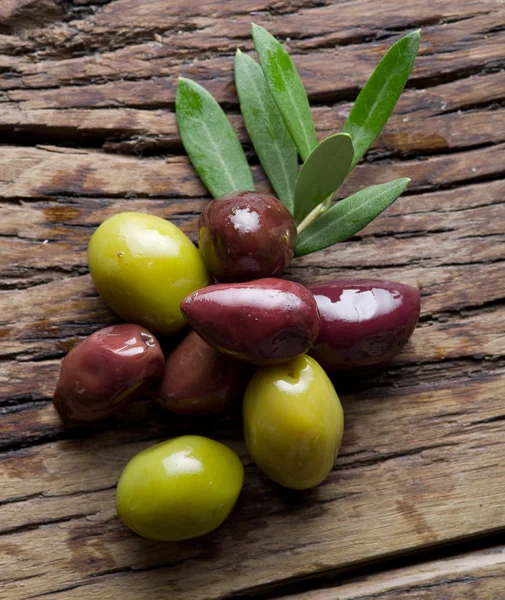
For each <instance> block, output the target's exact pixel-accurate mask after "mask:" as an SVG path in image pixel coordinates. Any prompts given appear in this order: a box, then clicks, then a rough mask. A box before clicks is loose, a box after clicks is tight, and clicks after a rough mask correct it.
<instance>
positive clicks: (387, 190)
mask: <svg viewBox="0 0 505 600" xmlns="http://www.w3.org/2000/svg"><path fill="white" fill-rule="evenodd" d="M409 181H410V179H407V178H403V179H396V180H395V181H390V182H389V183H382V184H380V185H372V186H370V187H367V188H365V189H364V190H361V191H360V192H357V193H356V194H353V195H352V196H349V197H348V198H345V199H344V200H341V201H340V202H337V204H335V205H334V206H332V207H331V208H330V209H328V210H327V211H326V212H325V213H323V215H322V216H321V217H319V219H317V221H315V222H314V223H313V224H312V225H311V226H310V227H308V228H307V229H306V230H305V231H302V232H301V233H300V234H299V235H298V241H297V244H296V252H295V255H296V256H304V255H305V254H311V253H312V252H316V251H317V250H323V249H324V248H328V246H333V244H336V243H338V242H345V240H348V239H349V238H350V237H352V236H353V235H355V234H356V233H358V231H361V230H362V229H363V227H365V225H368V223H370V221H373V220H374V219H375V217H377V216H378V215H380V214H381V212H383V211H384V210H386V208H387V207H388V206H390V205H391V204H393V202H394V201H395V200H396V199H397V198H398V196H400V194H402V193H403V191H404V190H405V188H406V187H407V185H408V183H409Z"/></svg>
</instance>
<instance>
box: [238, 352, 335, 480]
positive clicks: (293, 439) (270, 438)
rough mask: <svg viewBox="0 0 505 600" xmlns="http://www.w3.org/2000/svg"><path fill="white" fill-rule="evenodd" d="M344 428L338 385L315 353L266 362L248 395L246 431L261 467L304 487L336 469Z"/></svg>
mask: <svg viewBox="0 0 505 600" xmlns="http://www.w3.org/2000/svg"><path fill="white" fill-rule="evenodd" d="M343 431H344V413H343V411H342V406H341V404H340V400H339V398H338V396H337V393H336V392H335V388H334V387H333V384H332V383H331V381H330V380H329V378H328V376H327V375H326V373H325V372H324V370H323V369H322V368H321V367H320V365H319V364H318V363H317V362H316V361H315V360H314V359H313V358H311V357H310V356H306V355H303V356H299V357H297V358H294V359H293V360H291V361H290V362H287V363H283V364H281V365H275V366H270V367H262V368H260V369H258V370H257V371H256V373H255V374H254V375H253V377H252V379H251V381H250V383H249V385H248V386H247V389H246V392H245V396H244V434H245V441H246V445H247V449H248V450H249V454H250V455H251V457H252V458H253V460H254V462H255V463H256V464H257V465H258V467H259V468H260V469H261V470H262V471H263V472H264V473H265V474H266V475H267V476H268V477H270V479H273V480H274V481H276V482H277V483H279V484H280V485H282V486H284V487H287V488H292V489H295V490H304V489H308V488H311V487H315V486H316V485H319V484H320V483H321V482H322V481H324V479H326V477H327V476H328V473H329V472H330V471H331V469H332V467H333V464H334V462H335V458H336V457H337V453H338V450H339V448H340V444H341V442H342V434H343Z"/></svg>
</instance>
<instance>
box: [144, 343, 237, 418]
mask: <svg viewBox="0 0 505 600" xmlns="http://www.w3.org/2000/svg"><path fill="white" fill-rule="evenodd" d="M247 375H248V370H247V367H246V365H244V364H243V363H241V362H239V361H237V360H235V359H233V358H232V357H231V356H227V355H226V354H221V353H220V352H218V351H217V350H216V349H215V348H213V347H212V346H209V344H207V342H206V341H205V340H203V339H202V338H201V337H200V336H199V335H198V334H197V333H196V332H194V331H191V332H190V333H189V334H188V335H187V336H186V337H185V338H184V340H183V341H182V342H181V343H180V344H179V345H178V346H177V348H176V349H175V350H174V351H173V352H172V353H171V354H170V355H169V357H168V359H167V362H166V364H165V371H164V374H163V378H162V380H161V383H160V385H159V387H158V389H157V390H156V392H155V394H154V399H155V400H156V402H157V403H158V404H159V405H160V406H163V407H164V408H166V409H168V410H170V411H172V412H174V413H177V414H180V415H205V414H209V413H217V412H221V411H223V410H225V409H226V408H228V407H229V406H230V405H231V404H232V403H233V402H234V401H235V400H237V399H238V398H239V397H240V396H241V395H242V392H243V391H244V389H245V386H246V385H247V381H248V376H247Z"/></svg>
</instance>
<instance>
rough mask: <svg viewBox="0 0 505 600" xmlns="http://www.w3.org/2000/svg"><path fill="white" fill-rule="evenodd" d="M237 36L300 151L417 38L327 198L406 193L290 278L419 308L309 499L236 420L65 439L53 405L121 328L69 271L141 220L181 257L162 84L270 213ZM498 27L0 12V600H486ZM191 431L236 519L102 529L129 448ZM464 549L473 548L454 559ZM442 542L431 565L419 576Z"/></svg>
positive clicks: (107, 0)
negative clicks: (232, 468) (171, 226)
mask: <svg viewBox="0 0 505 600" xmlns="http://www.w3.org/2000/svg"><path fill="white" fill-rule="evenodd" d="M252 20H254V21H255V22H257V23H258V24H261V25H264V26H265V27H267V28H268V29H269V30H270V31H271V32H272V33H274V34H275V35H277V36H279V38H280V39H282V40H283V41H284V43H285V45H286V47H287V48H288V49H289V51H290V53H291V54H292V55H293V58H294V61H295V63H296V65H297V67H298V69H299V71H300V74H301V76H302V79H303V81H304V83H305V84H306V87H307V90H308V93H309V96H310V100H311V103H312V110H313V115H314V119H315V122H316V126H317V132H318V136H319V139H322V138H324V137H326V136H327V135H329V134H330V133H333V132H335V131H338V130H339V129H340V128H341V126H342V124H343V122H344V121H345V118H346V117H347V115H348V113H349V110H350V108H351V106H352V102H353V100H354V98H355V96H356V95H357V93H358V90H359V88H360V86H361V85H363V83H364V82H365V81H366V78H367V77H368V75H369V74H370V72H371V71H372V69H373V67H374V66H375V64H376V63H377V62H378V60H379V58H380V57H381V55H382V54H383V53H384V51H385V50H386V49H387V48H388V47H389V45H390V44H391V43H392V42H393V41H395V40H396V39H398V38H399V37H400V36H401V35H403V34H404V33H406V32H408V31H411V30H413V29H415V28H418V27H421V28H422V43H421V49H420V55H419V58H418V60H417V61H416V65H415V68H414V71H413V74H412V77H411V79H410V81H409V84H408V89H407V90H406V92H405V93H404V94H403V96H402V98H401V100H400V102H399V103H398V106H397V108H396V110H395V113H394V115H393V116H392V118H391V120H390V122H389V123H388V125H387V127H386V128H385V130H384V132H383V133H382V135H381V136H380V137H379V139H378V140H377V142H376V143H375V145H374V147H373V149H372V150H371V152H370V153H369V154H368V156H367V157H366V160H365V162H363V163H362V164H361V165H359V166H358V167H357V168H356V170H355V172H354V173H353V174H352V176H351V177H350V178H349V181H348V182H347V183H346V184H345V186H344V188H343V189H342V194H348V193H352V192H354V191H356V190H358V189H361V188H362V187H364V186H366V185H370V184H373V183H380V182H384V181H388V180H390V179H393V178H396V177H404V176H408V177H410V178H411V179H412V182H411V185H410V186H409V189H408V191H407V193H406V194H405V195H404V196H403V197H402V198H400V199H399V200H398V201H397V203H396V204H395V205H393V206H392V207H391V208H390V209H388V211H386V213H384V214H383V215H382V216H381V217H380V218H379V219H377V221H375V222H374V223H372V224H371V225H369V226H368V227H367V228H366V229H365V230H364V231H363V232H361V233H360V234H359V236H356V237H355V238H353V239H352V240H349V241H348V242H346V243H344V244H340V245H338V246H335V247H333V248H330V249H328V250H325V251H323V252H319V253H316V254H314V255H310V256H307V257H303V258H302V259H297V260H296V261H294V263H293V265H292V267H291V269H290V271H289V272H288V273H287V276H288V277H290V278H294V279H296V280H298V281H301V282H304V283H309V282H313V281H320V280H326V279H332V278H336V277H340V276H346V277H349V276H351V277H377V278H387V279H392V280H398V281H402V282H405V283H409V284H411V285H416V286H418V287H419V288H420V289H421V292H422V315H421V320H420V324H419V327H418V330H417V331H416V333H415V335H414V337H413V339H412V342H411V343H410V344H409V345H408V346H407V347H406V349H405V350H404V352H402V353H401V354H400V355H399V356H398V357H397V358H396V359H395V360H394V361H393V362H392V363H391V364H390V365H389V366H388V367H387V368H386V369H383V370H375V371H370V372H367V373H363V374H360V376H359V377H356V376H338V377H335V378H334V380H335V385H336V387H337V390H338V391H339V393H340V395H341V397H342V400H343V404H344V408H345V414H346V432H345V439H344V445H343V448H342V452H341V454H340V457H339V459H338V461H337V464H336V466H335V469H334V470H333V471H332V473H331V475H330V477H329V478H328V480H327V481H326V482H325V483H324V485H322V486H321V487H320V488H318V489H317V490H314V491H312V492H309V493H306V494H294V493H288V492H286V491H282V490H279V489H278V488H276V487H275V486H274V485H272V484H270V483H269V482H268V481H267V480H266V479H265V478H264V477H263V476H262V475H261V474H260V473H259V472H258V470H257V469H256V467H255V466H254V465H253V464H252V463H251V461H250V459H249V458H248V457H247V454H246V452H245V448H244V445H243V442H242V439H241V427H240V415H239V410H238V409H237V410H236V411H232V412H231V413H230V414H228V415H225V416H224V417H222V418H212V419H209V420H205V421H197V422H194V421H190V420H188V419H184V418H180V417H174V416H170V415H167V414H163V413H161V412H160V410H159V409H157V408H155V407H154V406H152V405H151V403H150V402H149V401H148V399H144V400H142V401H139V402H138V403H137V404H136V405H134V406H133V407H131V408H130V409H129V410H128V411H126V412H125V413H124V414H122V415H120V416H118V417H117V418H114V419H111V420H109V421H107V422H106V423H103V424H99V425H97V426H95V427H91V428H84V429H65V428H64V427H63V426H62V424H61V423H60V422H59V419H58V418H57V415H56V413H55V412H54V410H53V409H52V406H51V401H50V400H51V394H52V390H53V389H54V385H55V381H56V378H57V376H58V371H59V366H60V361H61V359H62V357H63V356H64V355H65V353H66V352H67V351H68V350H69V349H70V348H71V347H72V346H73V345H74V344H75V343H76V342H77V341H78V340H80V339H82V338H83V337H84V336H86V335H89V334H90V333H91V332H92V331H95V330H96V329H98V328H100V327H102V326H104V325H105V324H109V323H112V322H115V320H116V317H115V316H114V315H113V314H112V313H111V312H110V311H109V310H108V309H107V307H106V306H104V304H103V303H102V302H101V300H100V298H99V297H98V296H97V294H96V291H95V290H94V287H93V285H92V281H91V279H90V276H89V274H88V271H87V265H86V247H87V243H88V240H89V237H90V235H91V233H92V232H93V230H94V228H95V227H96V226H97V225H98V224H99V223H100V222H102V221H103V220H104V219H105V218H107V217H108V216H110V215H112V214H115V213H117V212H120V211H123V210H136V211H143V212H149V213H153V214H157V215H159V216H162V217H165V218H168V219H170V220H172V221H173V222H175V223H176V224H177V225H179V226H180V227H181V228H182V229H183V230H184V231H185V232H186V233H187V234H188V235H189V236H190V237H192V239H195V232H196V220H197V217H198V214H199V213H200V211H201V209H202V207H203V206H204V205H205V202H207V200H208V194H207V192H206V190H205V188H204V187H203V185H202V184H201V183H200V182H199V181H198V179H197V177H196V175H195V173H194V171H193V169H192V167H191V165H190V164H189V162H188V160H187V158H186V157H185V156H184V153H183V149H182V145H181V141H180V138H179V136H178V132H177V128H176V125H175V119H174V94H175V88H176V83H177V77H178V76H179V75H184V76H189V77H192V78H194V79H196V80H197V81H199V83H202V84H203V85H205V86H206V87H208V89H209V90H210V91H212V93H214V94H215V95H216V97H217V98H218V100H219V101H221V102H223V103H224V104H223V105H224V108H225V109H226V111H227V113H228V116H229V118H230V120H231V121H232V123H233V125H234V127H235V128H236V130H237V131H238V133H239V137H240V139H241V140H242V142H243V143H244V146H245V149H246V152H247V156H248V158H249V160H250V162H251V165H252V168H253V172H254V178H255V181H256V184H257V186H258V189H261V190H268V189H269V187H268V182H267V181H266V179H265V177H264V175H263V173H262V171H261V169H260V168H259V166H258V161H257V159H256V157H255V155H254V152H253V151H252V148H251V146H250V143H249V140H248V138H247V134H246V132H245V130H244V126H243V123H242V120H241V117H240V115H239V114H238V105H237V98H236V94H235V90H234V86H233V81H232V71H231V65H232V61H233V54H234V51H235V48H236V47H241V48H242V49H243V50H244V51H252V44H251V39H250V22H251V21H252ZM504 26H505V8H504V6H503V2H502V0H485V1H482V0H479V1H477V0H458V1H456V0H453V1H452V2H447V1H444V2H442V1H441V0H434V1H432V2H425V1H424V0H412V1H411V2H409V3H400V2H399V1H398V0H390V1H389V2H380V3H378V2H376V1H375V0H348V1H345V2H315V1H314V0H279V1H276V2H275V3H272V2H270V1H268V2H267V1H266V0H236V1H234V2H222V1H219V2H218V1H217V0H197V1H195V2H191V3H188V2H186V3H184V2H181V1H180V0H174V1H169V0H151V1H150V2H138V1H137V0H73V1H72V2H58V1H56V0H43V1H41V2H35V1H33V0H8V1H7V2H3V3H2V6H1V7H0V133H1V135H2V141H3V143H2V144H1V145H0V384H1V385H0V482H1V485H0V535H1V536H2V542H1V544H2V550H3V551H4V552H3V553H2V555H1V556H0V581H1V582H2V583H1V585H0V598H2V600H3V598H4V597H5V598H6V600H7V599H8V600H28V598H37V597H44V598H47V599H48V600H50V599H54V600H56V599H57V600H61V599H63V598H64V599H65V600H67V599H68V600H74V599H75V600H94V599H97V600H98V599H99V600H103V599H104V598H116V597H122V598H124V599H125V600H129V599H131V600H147V599H150V598H152V597H158V596H160V597H167V598H170V599H171V600H199V599H201V600H204V599H206V600H218V599H219V600H221V599H224V598H227V599H228V600H231V599H233V598H235V599H236V600H237V599H240V600H245V598H247V599H250V598H256V599H257V600H259V599H260V598H264V599H266V598H275V597H280V596H282V597H286V598H289V600H291V598H292V599H293V600H295V599H299V600H327V599H328V600H329V599H331V600H337V599H338V600H351V599H354V600H365V599H366V600H368V599H370V598H377V597H380V598H384V599H386V600H389V599H391V600H392V599H393V598H398V597H402V598H403V597H405V598H408V599H409V600H410V599H411V598H412V599H418V600H435V599H437V600H446V599H447V600H449V599H456V598H457V599H458V600H459V599H463V598H467V597H468V598H479V600H498V599H499V598H500V597H501V596H500V594H502V589H503V588H502V581H503V576H504V575H505V573H504V567H503V565H504V561H503V556H504V549H503V545H500V546H496V544H497V543H498V542H497V541H496V537H492V538H489V539H490V540H492V543H493V544H495V545H494V546H492V547H490V548H486V547H485V540H486V539H488V537H487V536H497V535H499V534H501V533H503V531H504V530H505V508H504V507H505V478H503V477H502V475H501V465H502V464H503V462H504V460H505V445H504V442H503V435H502V430H503V426H502V425H503V421H504V419H505V409H504V407H503V401H502V396H503V394H502V389H503V386H504V384H505V302H504V299H505V278H504V277H503V268H504V267H503V265H504V261H505V250H504V248H505V245H504V242H505V226H504V223H505V213H504V210H505V209H504V206H505V204H504V203H505V180H504V174H505V167H504V164H505V104H504V103H505V87H504V85H503V82H504V80H503V67H504V66H505V61H504V56H503V44H504V40H505V37H504V36H505V32H504ZM163 343H164V344H165V345H166V347H167V348H169V347H170V344H173V343H175V342H174V341H173V340H163ZM186 432H193V433H202V434H206V435H210V436H211V437H215V438H217V439H220V440H222V441H224V442H225V443H227V444H229V445H230V446H231V447H233V448H234V449H235V450H237V451H238V453H239V454H240V456H241V458H242V459H243V461H244V464H245V468H246V485H245V488H244V493H243V495H242V497H241V500H240V502H239V505H238V506H237V509H236V511H235V512H234V514H233V515H232V517H231V519H230V520H229V521H228V522H227V523H226V524H225V525H224V526H223V527H222V528H221V529H219V530H218V531H217V532H215V533H214V534H211V535H209V536H206V537H204V538H202V539H200V540H195V541H192V542H188V543H181V544H158V543H153V542H147V541H145V540H142V539H139V538H137V537H135V536H134V535H133V534H130V533H129V532H128V531H127V530H126V528H125V527H124V526H122V525H121V523H120V522H119V521H118V519H117V518H116V516H115V511H114V488H115V484H116V481H117V478H118V475H119V473H120V472H121V469H122V468H123V466H124V464H125V463H126V461H127V460H128V459H129V458H130V457H131V456H132V455H133V454H135V453H136V452H138V451H139V450H141V449H143V448H145V447H146V446H148V445H150V444H152V443H154V442H155V441H158V440H160V439H165V438H167V437H170V436H173V435H177V434H180V433H186ZM474 538H479V539H482V540H483V541H482V543H481V546H480V548H479V549H477V550H474V551H469V552H467V553H466V554H457V552H458V548H459V546H458V543H459V542H460V541H465V543H468V540H472V539H474ZM490 543H491V541H490ZM446 544H452V546H451V548H453V550H447V551H445V552H446V554H445V555H444V556H442V557H439V558H434V557H432V556H430V555H428V554H426V552H428V551H433V552H434V551H435V549H439V548H443V547H445V545H446ZM436 551H437V552H438V550H436ZM440 551H441V550H440ZM407 553H408V554H412V558H411V559H409V560H410V563H409V564H408V565H405V564H404V566H401V567H398V568H396V561H397V560H398V561H401V560H403V561H405V560H407V559H405V555H406V554H407ZM419 553H421V554H419ZM423 553H424V554H423ZM417 556H418V557H419V560H421V562H419V563H417V562H416V560H418V559H416V557H417ZM381 561H386V562H381ZM381 564H382V565H384V566H383V567H380V565H381ZM377 565H379V566H377ZM383 569H387V570H383ZM298 585H300V589H298V588H297V586H298ZM312 588H314V589H312ZM289 594H291V595H289Z"/></svg>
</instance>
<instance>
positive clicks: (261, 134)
mask: <svg viewBox="0 0 505 600" xmlns="http://www.w3.org/2000/svg"><path fill="white" fill-rule="evenodd" d="M235 84H236V87H237V94H238V97H239V100H240V110H241V112H242V116H243V118H244V122H245V126H246V129H247V132H248V133H249V137H250V138H251V141H252V143H253V146H254V149H255V150H256V154H257V155H258V158H259V159H260V162H261V166H262V167H263V170H264V171H265V173H266V175H267V177H268V179H269V181H270V183H271V185H272V187H273V188H274V190H275V193H276V194H277V197H278V198H279V200H280V201H281V202H282V203H283V204H284V205H285V206H286V208H287V209H288V210H289V211H290V212H291V213H292V212H293V195H294V187H295V182H296V178H297V176H298V152H297V150H296V146H295V144H294V142H293V140H292V138H291V136H290V134H289V131H288V130H287V128H286V124H285V123H284V121H283V119H282V117H281V114H280V112H279V109H278V108H277V105H276V103H275V101H274V99H273V98H272V95H271V93H270V91H269V89H268V85H267V82H266V79H265V76H264V75H263V71H262V70H261V67H260V66H259V65H258V63H257V62H256V61H255V60H253V59H252V58H251V57H250V56H247V55H246V54H243V53H242V52H241V51H240V50H237V53H236V55H235Z"/></svg>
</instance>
